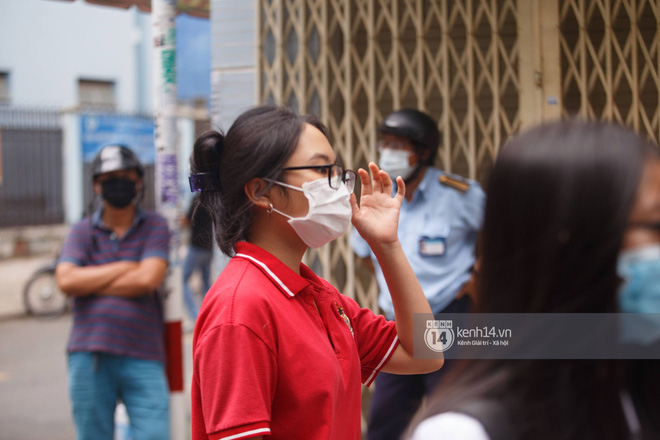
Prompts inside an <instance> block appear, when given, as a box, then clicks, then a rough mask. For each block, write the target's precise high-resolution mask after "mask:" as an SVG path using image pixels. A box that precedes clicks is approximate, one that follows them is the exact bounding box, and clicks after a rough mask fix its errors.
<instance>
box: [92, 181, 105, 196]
mask: <svg viewBox="0 0 660 440" xmlns="http://www.w3.org/2000/svg"><path fill="white" fill-rule="evenodd" d="M92 190H93V191H94V195H96V196H99V195H101V192H102V191H103V188H102V187H101V184H100V183H99V182H94V184H93V185H92Z"/></svg>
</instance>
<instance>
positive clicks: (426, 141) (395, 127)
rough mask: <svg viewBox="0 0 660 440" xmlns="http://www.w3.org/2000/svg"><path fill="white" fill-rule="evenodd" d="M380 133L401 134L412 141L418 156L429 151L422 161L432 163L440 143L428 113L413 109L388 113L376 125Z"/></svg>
mask: <svg viewBox="0 0 660 440" xmlns="http://www.w3.org/2000/svg"><path fill="white" fill-rule="evenodd" d="M378 131H379V132H380V133H381V134H393V135H397V136H403V137H406V138H408V139H410V140H411V141H412V143H413V144H414V146H415V150H416V151H417V154H418V155H419V157H423V153H424V152H425V151H427V150H428V151H429V155H428V156H427V157H426V160H425V161H424V163H425V164H426V165H431V164H433V161H434V160H435V156H436V154H437V153H438V147H439V144H440V131H439V130H438V126H437V124H436V122H435V121H434V120H433V118H431V116H429V115H428V114H426V113H424V112H421V111H419V110H415V109H408V108H406V109H401V110H397V111H395V112H392V113H390V114H389V115H388V116H387V117H386V118H385V120H384V121H383V123H382V124H381V125H380V126H379V127H378Z"/></svg>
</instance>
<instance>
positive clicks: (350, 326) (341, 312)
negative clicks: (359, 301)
mask: <svg viewBox="0 0 660 440" xmlns="http://www.w3.org/2000/svg"><path fill="white" fill-rule="evenodd" d="M335 306H337V313H339V316H341V318H342V319H343V320H344V322H345V323H346V325H347V326H348V329H349V330H350V331H351V335H353V338H355V333H354V332H353V326H352V325H351V320H350V319H348V316H346V313H344V309H343V308H342V307H341V306H340V305H339V304H337V301H335Z"/></svg>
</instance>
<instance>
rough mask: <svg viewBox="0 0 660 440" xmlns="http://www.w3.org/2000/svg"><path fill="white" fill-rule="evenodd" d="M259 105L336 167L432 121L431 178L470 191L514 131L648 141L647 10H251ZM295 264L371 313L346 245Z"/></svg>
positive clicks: (659, 83)
mask: <svg viewBox="0 0 660 440" xmlns="http://www.w3.org/2000/svg"><path fill="white" fill-rule="evenodd" d="M257 6H258V7H257V29H258V31H257V32H258V38H257V41H258V46H259V47H258V60H257V72H258V73H257V89H258V96H259V97H260V101H261V102H264V103H278V104H283V105H287V106H291V107H293V108H296V109H297V110H298V111H300V112H303V113H313V114H316V115H318V116H320V117H321V119H322V120H323V122H324V123H325V124H326V125H327V126H328V128H329V131H330V136H331V139H332V142H333V145H334V147H335V149H336V151H337V153H338V156H339V157H340V158H341V160H343V162H344V164H345V166H346V167H347V168H358V167H364V166H365V165H366V164H367V163H368V161H370V160H375V159H376V158H377V154H376V141H377V133H376V128H377V126H378V124H379V123H380V121H382V119H383V118H384V117H385V116H386V115H387V114H388V113H389V112H390V111H392V110H394V109H398V108H402V107H416V108H420V109H423V110H426V111H428V112H429V113H430V114H432V115H433V116H434V117H435V118H436V119H437V121H438V127H439V128H440V130H441V133H442V136H441V147H440V151H439V154H438V158H437V161H436V162H437V165H438V166H439V167H441V168H443V169H445V170H447V171H450V172H454V173H457V174H460V175H463V176H466V177H470V178H474V179H477V180H480V181H482V182H483V181H484V180H485V178H486V176H487V173H488V169H489V167H490V166H491V165H492V162H493V160H494V158H495V157H496V155H497V151H498V148H499V147H500V145H501V144H502V143H503V142H504V141H505V140H506V139H507V138H508V137H509V136H511V135H512V134H514V133H515V132H517V131H518V130H520V128H521V127H525V126H529V125H531V124H533V123H538V122H541V121H543V120H548V119H553V118H558V117H562V116H563V117H572V116H575V115H578V116H581V117H585V118H596V119H605V120H611V121H616V122H619V123H622V124H625V125H628V126H631V127H633V128H634V129H636V130H638V131H639V132H641V133H644V134H646V135H648V136H649V137H650V138H651V139H653V140H655V141H656V142H657V141H658V139H660V112H659V110H658V103H659V101H660V99H659V97H660V77H659V72H660V57H659V56H658V55H659V52H660V43H659V42H658V40H659V39H660V35H658V32H659V29H660V0H519V1H515V0H457V1H451V0H257ZM307 258H308V260H307V261H308V262H309V263H310V265H312V267H314V269H315V270H317V271H318V272H319V273H321V274H322V275H323V276H324V277H325V278H326V279H328V280H330V281H331V282H332V283H333V284H334V285H335V286H337V287H338V288H339V290H340V291H342V292H344V293H346V294H348V295H350V296H352V297H354V298H356V299H357V300H358V301H359V302H360V303H361V304H362V305H363V306H366V307H371V308H373V309H374V310H376V309H377V304H376V292H377V286H376V284H375V281H374V280H373V278H372V277H370V276H368V274H366V273H365V272H364V271H363V270H361V268H360V265H359V263H357V262H356V260H355V257H354V256H353V254H352V252H351V249H350V245H349V243H348V237H347V235H346V236H344V237H342V238H341V239H340V240H338V241H337V242H335V243H333V244H331V245H328V246H325V247H324V248H323V249H321V250H319V251H310V252H309V255H308V256H307Z"/></svg>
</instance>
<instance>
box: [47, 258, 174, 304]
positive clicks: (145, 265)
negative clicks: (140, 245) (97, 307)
mask: <svg viewBox="0 0 660 440" xmlns="http://www.w3.org/2000/svg"><path fill="white" fill-rule="evenodd" d="M166 270H167V261H165V260H164V259H162V258H158V257H148V258H145V259H144V260H142V261H139V262H137V261H116V262H113V263H107V264H101V265H98V266H77V265H75V264H74V263H70V262H62V263H59V264H58V265H57V269H56V270H55V278H56V280H57V285H58V287H59V288H60V290H62V292H64V293H66V294H67V295H69V296H87V295H92V294H96V295H110V296H121V297H135V296H140V295H145V294H150V293H152V292H154V291H155V290H156V289H157V288H158V286H159V285H160V284H161V283H162V282H163V279H164V278H165V272H166Z"/></svg>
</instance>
